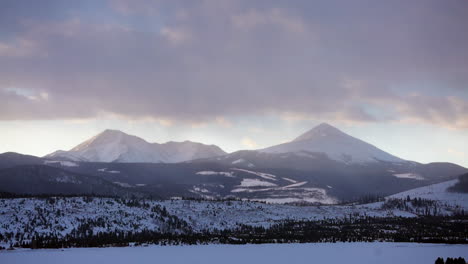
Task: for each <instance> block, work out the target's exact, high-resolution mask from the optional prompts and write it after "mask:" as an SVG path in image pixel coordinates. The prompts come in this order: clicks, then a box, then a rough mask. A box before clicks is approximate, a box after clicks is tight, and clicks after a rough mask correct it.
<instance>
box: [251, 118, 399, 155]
mask: <svg viewBox="0 0 468 264" xmlns="http://www.w3.org/2000/svg"><path fill="white" fill-rule="evenodd" d="M259 151H261V152H268V153H288V152H301V151H308V152H317V153H324V154H326V155H327V156H328V157H329V158H330V159H332V160H336V161H340V162H345V163H367V162H376V161H387V162H403V161H404V160H402V159H400V158H398V157H395V156H393V155H391V154H389V153H387V152H385V151H383V150H380V149H378V148H376V147H375V146H373V145H371V144H369V143H366V142H364V141H362V140H360V139H357V138H354V137H352V136H350V135H348V134H346V133H344V132H342V131H341V130H339V129H338V128H336V127H333V126H331V125H329V124H327V123H322V124H320V125H318V126H316V127H314V128H313V129H311V130H309V131H307V132H306V133H304V134H302V135H300V136H299V137H297V138H296V139H294V140H293V141H291V142H288V143H284V144H280V145H275V146H272V147H269V148H265V149H261V150H259Z"/></svg>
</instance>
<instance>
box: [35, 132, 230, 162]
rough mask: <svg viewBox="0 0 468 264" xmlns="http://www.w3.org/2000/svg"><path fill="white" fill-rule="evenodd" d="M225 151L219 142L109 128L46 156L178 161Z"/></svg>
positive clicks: (101, 159)
mask: <svg viewBox="0 0 468 264" xmlns="http://www.w3.org/2000/svg"><path fill="white" fill-rule="evenodd" d="M224 154H226V152H224V151H223V150H222V149H221V148H219V147H218V146H216V145H206V144H202V143H198V142H192V141H183V142H175V141H169V142H166V143H162V144H160V143H150V142H148V141H146V140H144V139H142V138H140V137H137V136H134V135H130V134H127V133H125V132H122V131H120V130H112V129H106V130H104V131H103V132H101V133H99V134H97V135H96V136H93V137H91V138H90V139H88V140H86V141H84V142H82V143H80V144H78V145H77V146H75V147H74V148H72V149H71V150H69V151H63V150H58V151H55V152H52V153H50V154H48V155H46V156H44V158H52V159H54V158H55V159H66V160H71V161H87V162H149V163H175V162H183V161H187V160H191V159H198V158H208V157H212V156H219V155H224Z"/></svg>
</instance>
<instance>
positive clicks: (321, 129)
mask: <svg viewBox="0 0 468 264" xmlns="http://www.w3.org/2000/svg"><path fill="white" fill-rule="evenodd" d="M327 136H347V135H346V134H345V133H343V132H342V131H341V130H339V129H337V128H336V127H334V126H331V125H329V124H327V123H321V124H320V125H318V126H316V127H314V128H312V129H311V130H309V131H307V132H305V133H304V134H302V135H300V136H298V137H297V138H295V139H294V140H293V141H292V142H297V141H304V140H312V139H316V138H320V137H327Z"/></svg>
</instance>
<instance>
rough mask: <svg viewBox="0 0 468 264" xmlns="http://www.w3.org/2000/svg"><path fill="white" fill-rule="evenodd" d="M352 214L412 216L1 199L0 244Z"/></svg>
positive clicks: (258, 206)
mask: <svg viewBox="0 0 468 264" xmlns="http://www.w3.org/2000/svg"><path fill="white" fill-rule="evenodd" d="M164 212H166V213H164ZM351 214H352V215H354V216H358V215H361V216H364V215H367V216H381V217H385V216H393V215H401V216H407V217H415V216H416V215H414V214H409V213H406V212H402V211H398V210H393V211H387V210H381V209H379V208H367V207H363V206H288V205H272V204H263V203H256V202H247V201H223V202H215V201H213V202H210V201H190V200H166V201H156V200H144V201H140V202H137V203H135V201H131V200H124V199H113V198H98V197H95V198H89V197H88V198H86V197H70V198H63V197H58V198H48V199H41V198H16V199H0V223H1V225H0V245H4V246H5V245H6V246H8V245H9V244H10V243H12V242H13V243H14V242H15V236H7V235H6V234H9V233H11V234H16V233H20V234H22V239H23V240H29V239H31V238H32V237H33V236H34V234H39V235H47V234H58V235H59V237H64V236H66V235H67V234H70V233H71V232H73V230H74V229H75V230H76V229H79V227H80V225H83V224H89V225H91V226H92V230H93V233H95V234H97V233H99V232H102V233H109V232H115V231H124V232H125V231H141V230H145V229H146V230H152V231H162V232H183V231H184V227H185V226H186V225H185V224H187V226H188V228H190V229H192V230H194V231H202V230H214V229H219V230H223V229H234V228H238V227H240V226H241V225H250V226H263V227H269V226H271V225H273V224H275V223H280V222H283V221H287V220H321V219H323V218H337V219H342V218H345V217H349V215H351ZM175 216H176V217H175ZM171 219H172V221H170V220H171ZM174 220H176V221H177V222H180V223H182V225H178V224H177V222H176V221H174ZM171 223H172V224H171ZM178 226H179V227H178Z"/></svg>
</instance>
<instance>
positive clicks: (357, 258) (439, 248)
mask: <svg viewBox="0 0 468 264" xmlns="http://www.w3.org/2000/svg"><path fill="white" fill-rule="evenodd" d="M460 256H461V257H464V258H465V259H466V258H468V245H444V244H416V243H378V242H375V243H318V244H263V245H206V246H148V247H126V248H73V249H63V250H61V249H40V250H14V251H2V252H0V263H2V264H10V263H11V264H16V263H36V264H42V263H47V264H54V263H68V264H78V263H80V264H81V263H86V264H92V263H112V264H120V263H180V264H187V263H194V264H196V263H203V264H211V263H224V264H231V263H232V264H234V263H268V264H276V263H288V264H295V263H359V264H363V263H369V264H375V263H379V264H387V263H388V264H390V263H392V264H393V263H399V264H405V263H408V264H409V263H411V264H419V263H420V264H423V263H424V264H429V263H434V261H435V260H436V258H437V257H444V258H446V257H460Z"/></svg>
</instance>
